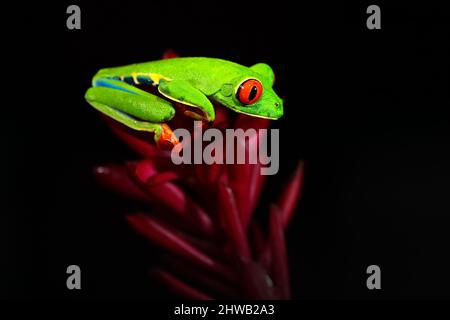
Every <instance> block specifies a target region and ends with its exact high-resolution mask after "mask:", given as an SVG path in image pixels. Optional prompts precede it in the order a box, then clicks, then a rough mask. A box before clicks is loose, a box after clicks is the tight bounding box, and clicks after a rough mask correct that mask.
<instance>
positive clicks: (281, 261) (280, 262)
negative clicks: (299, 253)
mask: <svg viewBox="0 0 450 320" xmlns="http://www.w3.org/2000/svg"><path fill="white" fill-rule="evenodd" d="M269 227H270V236H269V239H270V244H271V255H272V257H273V261H272V274H273V280H274V283H275V286H277V287H278V288H279V290H280V293H281V297H282V298H283V299H289V297H290V285H289V268H288V262H287V252H286V245H285V240H284V232H283V225H282V221H281V213H280V211H279V210H278V207H276V206H275V205H272V207H271V210H270V225H269Z"/></svg>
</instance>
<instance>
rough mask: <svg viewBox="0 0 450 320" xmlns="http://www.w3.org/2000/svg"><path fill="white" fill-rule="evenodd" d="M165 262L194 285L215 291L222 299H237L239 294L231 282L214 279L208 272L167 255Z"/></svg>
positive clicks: (164, 258)
mask: <svg viewBox="0 0 450 320" xmlns="http://www.w3.org/2000/svg"><path fill="white" fill-rule="evenodd" d="M163 260H164V261H165V263H166V264H167V265H168V266H169V267H170V268H171V269H172V270H174V271H175V272H176V274H177V275H179V276H181V277H182V278H183V279H188V280H189V281H191V282H193V283H197V284H199V285H200V287H202V288H203V287H204V288H206V289H207V290H208V291H213V292H214V293H216V294H218V295H220V296H221V297H228V298H231V297H236V296H238V294H239V293H238V290H237V288H235V287H233V286H231V285H230V283H229V282H225V281H224V280H222V279H219V278H217V277H214V276H213V275H211V274H208V272H202V271H201V270H199V269H198V267H195V266H192V265H191V264H189V263H188V262H186V261H184V260H181V259H179V258H177V257H173V256H168V255H165V256H164V257H163Z"/></svg>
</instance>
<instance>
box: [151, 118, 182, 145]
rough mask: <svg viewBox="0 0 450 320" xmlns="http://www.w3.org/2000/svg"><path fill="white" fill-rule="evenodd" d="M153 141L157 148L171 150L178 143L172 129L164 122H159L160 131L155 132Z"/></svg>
mask: <svg viewBox="0 0 450 320" xmlns="http://www.w3.org/2000/svg"><path fill="white" fill-rule="evenodd" d="M155 141H156V144H157V145H158V147H159V148H161V149H167V150H171V149H172V148H173V147H175V146H176V145H177V144H179V143H180V141H179V140H178V138H177V137H176V135H175V133H174V132H173V131H172V129H171V128H170V127H169V126H168V125H167V124H165V123H163V124H161V130H160V132H156V135H155Z"/></svg>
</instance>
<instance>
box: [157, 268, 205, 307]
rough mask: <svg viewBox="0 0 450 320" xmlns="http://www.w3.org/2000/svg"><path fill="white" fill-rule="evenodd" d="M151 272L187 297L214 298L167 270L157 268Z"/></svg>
mask: <svg viewBox="0 0 450 320" xmlns="http://www.w3.org/2000/svg"><path fill="white" fill-rule="evenodd" d="M150 274H151V275H152V276H153V277H154V278H155V279H157V280H159V281H160V282H161V283H163V284H165V285H166V286H167V287H169V288H171V289H172V290H174V291H175V292H176V293H178V294H179V295H181V296H183V297H184V298H187V299H193V300H212V299H213V298H211V297H210V296H208V295H206V294H205V293H203V292H201V291H200V290H197V289H194V288H193V287H191V286H190V285H188V284H187V283H185V282H183V281H181V280H180V279H178V278H176V277H174V276H173V275H172V274H170V273H169V272H167V271H164V270H161V269H158V268H155V269H153V270H151V271H150Z"/></svg>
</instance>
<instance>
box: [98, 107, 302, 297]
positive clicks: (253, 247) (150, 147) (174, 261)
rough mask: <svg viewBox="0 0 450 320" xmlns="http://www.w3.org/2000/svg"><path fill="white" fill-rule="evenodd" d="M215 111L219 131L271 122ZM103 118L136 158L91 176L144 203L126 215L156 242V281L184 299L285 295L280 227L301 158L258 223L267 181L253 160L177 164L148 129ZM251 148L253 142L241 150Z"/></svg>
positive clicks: (298, 185) (298, 181)
mask: <svg viewBox="0 0 450 320" xmlns="http://www.w3.org/2000/svg"><path fill="white" fill-rule="evenodd" d="M216 112H217V117H216V121H215V122H214V123H213V127H215V128H219V129H224V128H242V129H244V130H245V129H248V128H253V129H255V130H257V132H258V136H259V133H260V131H258V130H259V129H265V128H267V127H268V125H269V123H270V121H268V120H265V119H260V118H255V117H250V116H246V115H243V114H234V113H232V112H229V111H228V110H226V109H225V108H223V107H220V106H217V108H216ZM106 120H107V122H108V123H109V125H110V126H111V128H112V130H113V132H114V133H115V134H116V135H117V136H118V137H119V138H120V139H121V140H122V141H123V142H125V143H126V144H127V145H128V146H129V147H130V148H132V149H133V150H134V151H136V153H137V154H138V155H139V156H140V157H142V158H141V159H139V160H135V161H130V162H128V163H126V164H123V165H117V164H114V165H103V166H98V167H96V168H95V169H94V174H95V176H96V178H97V180H98V181H99V182H100V183H101V184H102V185H103V186H106V187H108V188H110V189H112V190H114V191H115V192H117V193H119V194H121V195H123V196H125V197H128V198H130V201H134V202H136V201H137V202H140V203H141V204H142V208H143V210H142V211H140V212H131V213H128V214H127V221H128V222H129V224H130V225H131V227H132V228H133V229H134V230H135V231H136V232H138V233H139V234H140V235H142V236H143V237H144V238H146V239H148V240H149V241H150V242H151V243H152V244H153V245H154V246H156V247H158V248H160V251H161V265H160V266H159V267H158V268H154V269H152V270H150V274H151V275H152V276H153V277H154V278H155V279H156V280H158V281H159V282H161V283H162V284H164V285H165V286H167V287H168V288H170V289H171V290H172V291H174V292H175V293H177V294H179V295H181V296H183V297H186V298H190V299H214V298H232V299H238V298H245V299H289V298H290V283H289V271H288V258H287V252H286V246H285V239H284V231H285V229H286V227H287V225H288V223H289V221H290V218H291V217H292V214H293V212H294V209H295V206H296V204H297V202H298V199H299V197H300V193H301V190H302V185H303V176H304V166H303V162H300V163H299V165H298V167H297V169H296V171H295V172H294V174H293V176H292V177H291V179H290V180H289V182H288V183H287V184H286V185H285V186H284V187H283V188H280V191H279V192H278V200H277V202H276V203H274V204H272V205H271V206H270V208H267V210H268V211H269V219H268V226H267V227H266V228H263V226H261V225H260V223H258V222H257V221H256V220H255V219H253V218H252V217H253V215H254V212H255V211H256V208H257V205H258V201H259V199H260V195H261V192H262V190H263V186H264V184H265V182H266V179H267V177H266V176H263V175H261V174H260V168H261V165H260V164H259V163H258V164H213V165H206V164H195V165H194V164H192V165H188V164H182V165H175V164H173V163H172V161H171V158H170V152H169V151H167V150H166V151H164V150H160V149H158V148H157V147H156V146H155V145H154V144H153V139H152V137H151V136H150V135H148V134H143V133H138V132H135V131H132V130H130V129H128V128H126V127H124V126H122V125H121V124H119V123H116V122H114V121H112V120H110V119H106ZM192 125H193V121H192V119H186V118H185V117H184V118H181V119H180V118H179V117H176V119H175V120H173V121H171V123H170V126H171V127H172V128H178V127H185V128H189V126H191V127H192ZM205 126H208V124H205ZM258 136H257V137H256V138H255V139H257V140H259V138H258ZM252 146H253V147H257V146H258V144H257V143H256V144H247V145H246V148H247V149H248V148H252ZM269 179H270V178H269ZM259 209H262V210H264V208H260V207H258V210H259ZM263 230H268V234H267V235H265V234H264V232H263Z"/></svg>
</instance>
